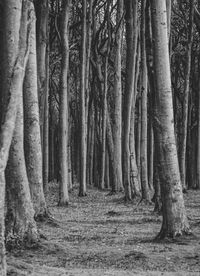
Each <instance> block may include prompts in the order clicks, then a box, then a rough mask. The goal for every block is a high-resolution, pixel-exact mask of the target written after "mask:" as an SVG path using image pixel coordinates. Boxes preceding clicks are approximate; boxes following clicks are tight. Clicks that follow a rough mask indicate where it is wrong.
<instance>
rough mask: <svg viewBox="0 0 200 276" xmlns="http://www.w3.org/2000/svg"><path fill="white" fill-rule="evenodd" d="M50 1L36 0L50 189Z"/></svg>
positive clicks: (44, 146) (45, 177) (43, 131)
mask: <svg viewBox="0 0 200 276" xmlns="http://www.w3.org/2000/svg"><path fill="white" fill-rule="evenodd" d="M48 9H49V1H48V0H36V1H35V10H36V18H37V20H36V35H37V37H36V40H37V44H36V46H37V72H38V96H39V112H40V129H41V144H42V152H43V155H42V156H43V186H44V190H47V189H48V178H49V141H48V137H49V121H48V117H49V110H48V108H49V107H48V97H49V91H48V86H49V85H48V81H49V80H48V79H49V77H48V70H49V69H48V68H49V64H48V63H49V62H48V60H49V58H48V18H49V12H48Z"/></svg>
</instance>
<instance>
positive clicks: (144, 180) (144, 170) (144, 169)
mask: <svg viewBox="0 0 200 276" xmlns="http://www.w3.org/2000/svg"><path fill="white" fill-rule="evenodd" d="M145 8H146V1H145V0H144V1H142V6H141V13H142V14H141V143H140V147H141V153H140V154H141V155H140V159H141V161H140V162H141V163H140V164H141V187H142V198H143V199H145V200H147V201H149V200H150V194H149V185H148V161H147V62H146V43H145Z"/></svg>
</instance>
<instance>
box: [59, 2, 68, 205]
mask: <svg viewBox="0 0 200 276" xmlns="http://www.w3.org/2000/svg"><path fill="white" fill-rule="evenodd" d="M70 5H71V1H70V0H65V1H64V2H63V10H62V30H61V31H62V33H61V41H62V63H61V88H60V114H59V120H60V132H61V139H60V193H59V205H68V203H69V194H68V152H67V146H68V97H67V94H68V80H67V75H68V66H69V41H68V40H69V38H68V36H69V34H68V21H69V11H70Z"/></svg>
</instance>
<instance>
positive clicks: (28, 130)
mask: <svg viewBox="0 0 200 276" xmlns="http://www.w3.org/2000/svg"><path fill="white" fill-rule="evenodd" d="M31 12H32V13H33V14H34V13H35V11H34V7H32V10H31ZM35 24H36V21H35V15H33V21H32V25H31V34H30V36H31V37H30V53H29V57H28V62H27V66H26V72H25V79H24V86H23V100H24V152H25V160H26V169H27V175H28V180H29V185H30V192H31V199H32V202H33V205H34V210H35V219H38V218H39V219H43V218H44V217H45V216H47V213H48V212H47V206H46V202H45V197H44V191H43V175H42V148H41V134H40V118H39V103H38V87H37V61H36V31H35Z"/></svg>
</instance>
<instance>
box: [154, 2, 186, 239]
mask: <svg viewBox="0 0 200 276" xmlns="http://www.w3.org/2000/svg"><path fill="white" fill-rule="evenodd" d="M151 12H152V32H153V50H154V69H155V82H156V97H155V117H154V126H155V137H156V141H155V143H156V147H157V149H158V162H159V177H160V184H161V196H162V205H163V223H162V228H161V231H160V233H159V235H158V238H165V237H175V236H179V235H184V234H189V233H190V227H189V223H188V219H187V216H186V210H185V206H184V200H183V193H182V185H181V179H180V173H179V165H178V157H177V149H176V141H175V134H174V123H173V122H174V118H173V105H172V90H171V76H170V64H169V48H168V34H167V16H166V2H165V0H162V1H156V0H153V1H152V5H151Z"/></svg>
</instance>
